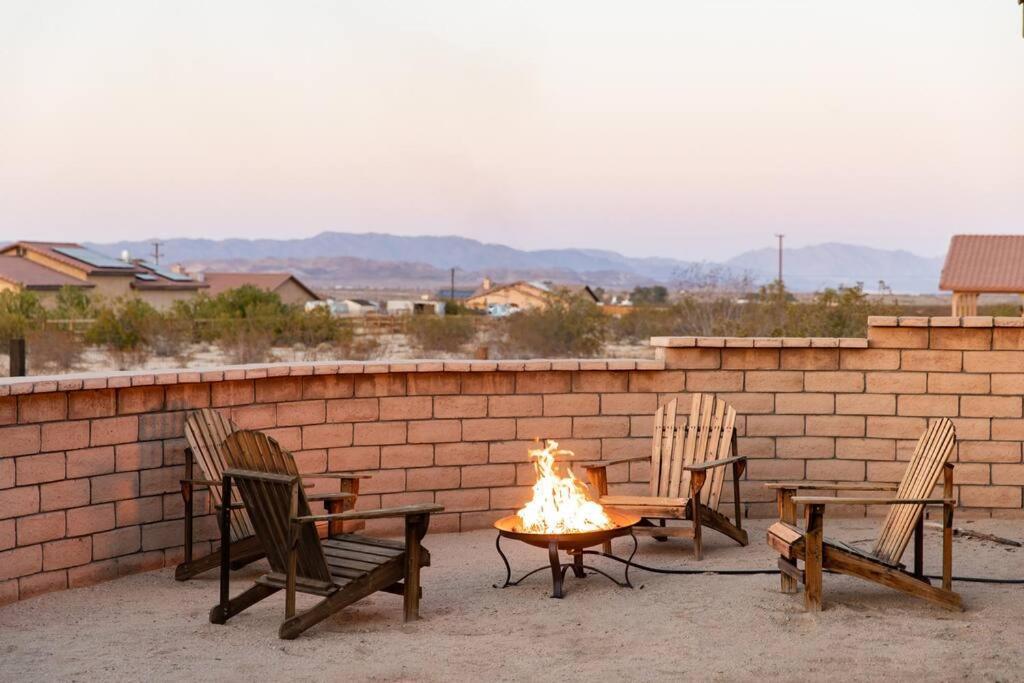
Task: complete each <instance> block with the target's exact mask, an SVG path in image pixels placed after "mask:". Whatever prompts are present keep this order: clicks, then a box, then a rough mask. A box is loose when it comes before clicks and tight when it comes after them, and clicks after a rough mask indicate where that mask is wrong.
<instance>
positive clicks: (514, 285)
mask: <svg viewBox="0 0 1024 683" xmlns="http://www.w3.org/2000/svg"><path fill="white" fill-rule="evenodd" d="M503 289H519V290H525V291H526V293H528V294H532V295H533V296H536V297H538V298H541V297H544V296H548V295H550V294H555V293H557V292H558V291H559V290H564V291H567V292H570V293H572V294H576V295H580V296H583V295H585V296H589V297H590V298H592V299H593V300H594V301H598V297H597V295H596V294H594V292H593V290H592V289H590V286H589V285H552V284H550V283H547V282H537V281H530V282H527V281H526V280H518V281H516V282H509V283H506V284H498V285H494V286H492V287H490V288H488V289H484V288H483V287H480V288H478V289H477V290H476V291H475V292H473V294H472V296H470V297H469V298H470V299H476V298H479V297H483V296H488V295H490V294H494V293H495V292H499V291H501V290H503ZM529 290H533V291H529Z"/></svg>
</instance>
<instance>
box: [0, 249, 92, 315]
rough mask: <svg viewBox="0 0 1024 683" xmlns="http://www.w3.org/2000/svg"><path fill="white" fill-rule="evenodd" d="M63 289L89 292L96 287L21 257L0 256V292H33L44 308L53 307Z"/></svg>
mask: <svg viewBox="0 0 1024 683" xmlns="http://www.w3.org/2000/svg"><path fill="white" fill-rule="evenodd" d="M62 287H73V288H75V289H81V290H84V291H87V292H88V291H90V290H92V289H94V288H95V287H96V285H94V284H92V283H89V282H85V281H83V280H79V279H77V278H73V277H71V276H70V275H65V274H64V273H61V272H59V271H56V270H50V269H49V268H47V267H46V266H41V265H39V264H38V263H35V262H34V261H29V260H28V259H26V258H21V257H20V256H0V291H15V292H21V291H29V292H33V293H35V294H36V295H37V296H38V297H39V299H40V301H41V302H42V303H43V305H44V306H51V305H53V302H54V299H55V297H56V295H57V292H58V291H60V289H61V288H62Z"/></svg>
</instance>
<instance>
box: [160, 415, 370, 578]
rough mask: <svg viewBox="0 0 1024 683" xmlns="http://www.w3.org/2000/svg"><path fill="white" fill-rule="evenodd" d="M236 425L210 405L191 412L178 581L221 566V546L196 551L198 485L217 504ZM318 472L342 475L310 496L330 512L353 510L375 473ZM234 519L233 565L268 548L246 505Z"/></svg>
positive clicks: (244, 562) (251, 559)
mask: <svg viewBox="0 0 1024 683" xmlns="http://www.w3.org/2000/svg"><path fill="white" fill-rule="evenodd" d="M236 431H238V427H237V426H236V425H235V423H234V422H232V421H231V420H230V419H228V418H226V417H224V416H223V415H222V414H220V413H218V412H216V411H214V410H212V409H210V408H203V409H200V410H197V411H194V412H193V413H191V414H190V415H189V417H188V418H187V424H186V429H185V436H186V439H187V440H188V442H189V445H188V446H186V447H185V477H184V479H181V481H180V484H181V497H182V499H183V500H184V503H185V530H184V536H185V537H184V553H185V557H184V559H183V560H182V562H181V563H180V564H179V565H178V566H177V567H175V569H174V578H175V580H177V581H187V580H189V579H191V578H194V577H196V576H198V575H199V574H202V573H203V572H207V571H209V570H211V569H214V568H216V567H218V566H220V563H221V561H222V559H223V554H222V553H221V552H220V551H219V550H214V551H213V552H211V553H208V554H206V555H203V556H202V557H198V558H196V557H194V552H193V544H194V539H195V518H196V509H195V507H196V506H195V494H196V492H197V491H201V490H204V489H205V490H209V491H210V492H211V495H213V497H214V501H213V502H214V506H215V507H217V504H218V501H217V500H216V498H217V496H216V494H217V493H219V490H220V489H219V487H220V486H221V485H222V483H223V482H222V481H221V479H220V473H221V472H223V471H224V469H225V468H226V467H227V465H226V461H225V459H224V454H223V452H222V451H221V448H222V446H223V439H225V438H227V436H229V435H230V434H232V433H234V432H236ZM200 452H202V453H200ZM200 455H202V456H203V458H204V459H205V461H206V462H205V464H204V463H200V468H201V469H203V470H204V472H203V476H202V477H196V475H195V463H196V462H197V461H199V459H200V458H199V456H200ZM206 470H212V471H206ZM316 476H317V477H320V478H330V479H338V480H339V482H340V489H341V491H340V493H318V494H312V495H309V496H308V498H309V499H310V500H316V501H321V502H323V504H324V508H325V509H326V510H327V512H329V513H338V512H345V511H347V510H351V509H352V508H353V507H354V506H355V501H356V498H357V497H358V495H359V482H360V480H361V479H367V478H369V477H370V475H368V474H353V473H350V472H341V473H334V472H321V473H318V474H317V475H316ZM304 486H305V485H304ZM231 522H232V524H231V527H232V534H233V536H234V539H233V540H234V542H233V543H232V549H231V558H230V566H231V569H236V570H237V569H240V568H242V567H244V566H245V565H247V564H249V563H251V562H255V561H256V560H258V559H260V558H262V557H263V556H264V555H265V553H264V551H263V546H262V545H261V544H260V542H259V539H257V538H256V536H255V535H254V532H253V528H252V524H251V522H250V521H249V519H248V518H247V516H246V513H245V511H244V509H243V508H241V507H237V508H236V509H235V510H234V512H233V513H232V520H231ZM333 524H334V525H335V526H336V527H337V528H335V529H333V532H335V533H340V531H341V525H342V524H345V523H344V522H334V523H333ZM362 527H363V524H362V523H361V522H348V523H347V525H346V527H345V528H346V529H347V530H349V531H355V530H358V529H360V528H362Z"/></svg>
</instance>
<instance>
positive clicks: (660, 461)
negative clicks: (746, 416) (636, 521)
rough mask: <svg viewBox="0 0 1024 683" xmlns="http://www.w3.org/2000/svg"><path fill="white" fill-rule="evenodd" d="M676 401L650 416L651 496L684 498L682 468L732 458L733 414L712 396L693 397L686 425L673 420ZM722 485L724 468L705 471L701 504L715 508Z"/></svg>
mask: <svg viewBox="0 0 1024 683" xmlns="http://www.w3.org/2000/svg"><path fill="white" fill-rule="evenodd" d="M676 409H677V401H676V399H672V400H671V401H669V402H668V403H667V404H666V405H664V406H661V407H660V408H658V411H657V412H656V413H655V414H654V437H653V438H652V447H651V449H652V451H651V495H652V496H667V497H670V498H685V497H687V496H689V495H690V479H691V476H690V472H688V471H687V470H685V469H683V467H684V466H686V465H700V464H703V463H705V462H709V461H711V460H717V459H720V458H728V457H730V456H731V455H732V444H733V433H734V430H735V424H736V411H735V409H733V408H732V406H730V405H728V404H727V403H726V402H725V401H721V400H719V399H717V398H716V397H715V396H714V395H712V394H694V396H693V402H692V404H691V407H690V416H689V419H688V420H687V422H686V425H685V426H683V425H679V424H677V421H676V419H675V415H676ZM724 483H725V471H724V468H715V469H712V470H709V471H708V477H707V480H706V481H705V485H704V486H703V488H702V489H701V502H702V503H703V504H704V505H706V506H708V507H712V508H717V507H718V503H719V501H720V499H721V494H722V485H723V484H724Z"/></svg>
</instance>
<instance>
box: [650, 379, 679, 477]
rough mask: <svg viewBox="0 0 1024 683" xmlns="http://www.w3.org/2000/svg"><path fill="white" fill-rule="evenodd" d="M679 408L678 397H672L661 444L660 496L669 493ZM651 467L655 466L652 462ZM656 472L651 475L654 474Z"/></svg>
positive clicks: (658, 474)
mask: <svg viewBox="0 0 1024 683" xmlns="http://www.w3.org/2000/svg"><path fill="white" fill-rule="evenodd" d="M677 409H678V401H677V399H672V400H671V401H669V402H668V405H667V406H666V407H665V427H664V438H663V439H662V444H661V463H659V467H658V472H657V476H658V493H657V495H659V496H667V495H668V484H669V478H670V476H669V472H670V470H671V468H672V446H673V444H674V443H675V439H676V419H677V415H676V411H677ZM651 468H652V469H653V468H654V465H653V463H652V465H651ZM654 474H655V473H654V472H652V473H651V476H654Z"/></svg>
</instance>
